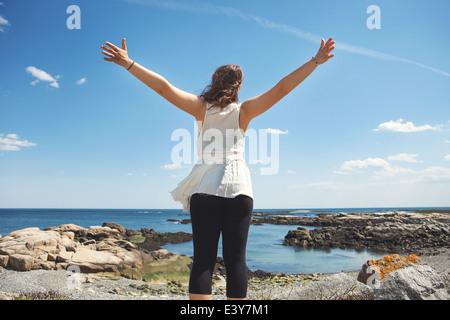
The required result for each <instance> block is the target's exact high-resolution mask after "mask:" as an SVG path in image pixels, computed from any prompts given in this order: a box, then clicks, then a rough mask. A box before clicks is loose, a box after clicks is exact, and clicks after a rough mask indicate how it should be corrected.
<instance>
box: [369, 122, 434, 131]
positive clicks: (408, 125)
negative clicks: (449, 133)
mask: <svg viewBox="0 0 450 320" xmlns="http://www.w3.org/2000/svg"><path fill="white" fill-rule="evenodd" d="M440 128H441V126H440V125H436V126H431V125H429V124H425V125H422V126H416V125H414V123H412V122H410V121H408V122H404V120H403V119H399V120H396V121H394V120H390V121H388V122H383V123H381V124H380V125H379V126H378V128H376V129H373V131H393V132H406V133H410V132H420V131H426V130H439V129H440Z"/></svg>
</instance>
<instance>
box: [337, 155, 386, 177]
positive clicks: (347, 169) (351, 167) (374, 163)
mask: <svg viewBox="0 0 450 320" xmlns="http://www.w3.org/2000/svg"><path fill="white" fill-rule="evenodd" d="M389 166H390V163H389V162H387V161H386V160H384V159H381V158H367V159H365V160H349V161H345V162H344V163H343V164H341V168H340V169H339V170H337V171H333V172H334V173H336V174H344V175H345V174H350V173H352V172H357V173H360V172H361V171H360V170H358V169H365V168H368V167H376V168H383V167H389Z"/></svg>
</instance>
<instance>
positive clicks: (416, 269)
mask: <svg viewBox="0 0 450 320" xmlns="http://www.w3.org/2000/svg"><path fill="white" fill-rule="evenodd" d="M449 217H450V215H449V214H448V213H447V212H385V213H340V214H333V215H332V214H327V213H321V214H318V215H317V216H305V217H298V216H293V215H291V214H289V212H278V213H276V214H265V213H255V214H254V217H253V220H252V223H253V224H255V225H259V224H265V223H271V224H285V225H293V226H298V228H297V229H295V230H290V231H289V232H288V234H287V235H286V237H285V241H284V245H290V246H303V247H309V248H320V249H327V248H335V247H340V248H354V249H369V250H371V251H377V250H380V251H383V252H386V251H389V252H392V253H400V254H407V253H414V254H416V255H418V256H420V264H417V265H416V264H411V265H409V264H408V265H407V266H406V267H405V268H403V267H402V268H401V270H396V269H397V267H395V266H394V267H393V268H392V270H391V269H389V272H390V271H393V272H392V273H391V274H390V275H388V277H386V279H387V280H383V281H382V285H383V286H385V287H386V288H389V289H385V290H384V292H385V293H384V294H383V293H380V292H383V290H378V291H374V290H373V288H371V287H370V286H369V285H370V284H369V283H361V281H358V279H360V278H361V277H360V274H361V272H362V271H359V272H358V271H356V272H341V273H338V274H331V275H330V274H328V275H327V274H291V275H286V274H274V273H268V272H264V271H262V270H257V271H254V272H253V271H250V270H248V277H249V292H248V299H253V300H266V299H282V300H291V299H345V300H348V299H379V300H380V299H384V298H387V299H391V296H389V295H386V294H392V292H394V291H395V290H393V289H392V288H391V287H389V286H392V285H391V284H390V283H397V284H395V288H397V286H398V283H399V279H398V277H400V279H410V280H408V281H411V282H414V283H416V284H417V283H419V284H420V285H418V288H416V289H415V291H414V293H413V294H412V293H408V294H407V295H405V294H404V292H399V293H398V294H397V296H396V297H397V298H398V297H400V298H399V299H404V298H411V297H412V298H414V299H448V298H449V297H450V295H449V286H448V282H449V279H450V276H449V274H450V249H449V243H448V235H449V225H450V224H449V222H450V220H449ZM185 223H189V221H185ZM305 226H306V227H309V228H306V227H305ZM311 227H315V229H311ZM191 240H192V235H191V234H190V233H185V232H175V233H159V232H157V231H155V230H153V229H150V230H149V229H146V228H142V229H140V230H129V229H125V228H123V227H122V226H121V225H118V224H115V223H110V222H107V223H104V224H103V225H102V226H92V227H90V228H82V227H80V226H77V225H73V224H66V225H61V226H57V227H51V228H46V229H44V230H39V229H38V228H27V229H22V230H17V231H14V232H11V233H10V234H9V235H7V236H4V237H0V299H18V298H19V299H22V298H29V297H30V296H31V298H32V299H33V297H34V298H35V299H39V298H42V295H44V296H46V297H53V298H62V299H76V300H79V299H81V300H84V299H88V300H90V299H147V300H161V299H167V300H170V299H177V300H184V299H188V292H187V283H188V277H189V273H190V266H191V265H192V257H187V256H184V255H176V254H173V253H171V252H168V251H167V250H164V249H161V246H163V245H164V244H166V243H181V242H186V241H191ZM389 259H391V258H389ZM389 259H388V260H389ZM395 259H397V258H392V259H391V260H395ZM399 259H403V258H401V257H399ZM365 268H366V269H367V266H366V267H365ZM365 268H364V266H363V269H362V270H365ZM405 270H406V271H405ZM24 271H25V272H24ZM402 272H403V273H404V274H402ZM397 273H398V275H397ZM389 277H392V279H391V280H390V278H389ZM395 277H397V278H395ZM367 278H370V277H365V279H367ZM213 280H214V299H225V298H226V297H225V284H226V270H225V266H224V263H223V261H222V259H220V258H218V261H217V263H216V268H215V272H214V276H213ZM390 281H391V282H390ZM423 283H426V284H423ZM408 286H409V283H407V284H406V285H405V287H404V289H402V290H403V291H406V292H409V291H411V290H410V289H409V287H408ZM421 286H422V287H423V288H422V287H421ZM344 287H345V288H344ZM347 287H348V288H347ZM416 287H417V286H416ZM324 288H327V289H326V290H325V289H324ZM341 289H342V290H341ZM337 291H339V292H344V293H345V294H340V295H338V296H337V295H336V292H337ZM43 292H46V293H43ZM375 292H378V293H377V294H375ZM430 292H431V293H430Z"/></svg>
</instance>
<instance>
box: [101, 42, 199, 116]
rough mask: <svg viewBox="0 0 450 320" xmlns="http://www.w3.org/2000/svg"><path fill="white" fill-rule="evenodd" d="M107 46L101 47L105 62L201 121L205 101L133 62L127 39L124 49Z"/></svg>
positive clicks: (123, 45)
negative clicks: (112, 63)
mask: <svg viewBox="0 0 450 320" xmlns="http://www.w3.org/2000/svg"><path fill="white" fill-rule="evenodd" d="M105 44H106V45H107V46H108V47H107V46H104V45H102V46H101V48H102V49H103V50H104V51H102V53H103V54H104V55H105V56H107V57H104V60H106V61H111V62H114V63H116V64H118V65H120V66H122V67H124V68H126V69H128V71H129V72H130V73H131V74H132V75H133V76H135V77H136V78H138V79H139V80H140V81H142V82H143V83H144V84H145V85H147V86H148V87H149V88H151V89H153V90H154V91H155V92H156V93H158V94H159V95H160V96H161V97H163V98H164V99H166V100H167V101H169V102H170V103H172V104H173V105H175V106H176V107H178V108H180V109H181V110H183V111H185V112H187V113H189V114H190V115H193V116H194V117H195V118H196V119H197V120H200V119H201V117H202V114H204V111H203V109H204V108H206V105H205V102H204V101H203V99H201V98H200V97H199V96H196V95H194V94H192V93H189V92H186V91H183V90H180V89H178V88H176V87H175V86H173V85H172V84H171V83H169V81H167V80H166V79H165V78H164V77H163V76H161V75H159V74H157V73H155V72H153V71H151V70H149V69H147V68H145V67H143V66H141V65H140V64H138V63H137V62H133V60H131V59H130V58H129V57H128V51H127V47H126V43H125V39H122V49H121V48H119V47H117V46H115V45H114V44H112V43H110V42H106V43H105ZM130 66H131V68H130Z"/></svg>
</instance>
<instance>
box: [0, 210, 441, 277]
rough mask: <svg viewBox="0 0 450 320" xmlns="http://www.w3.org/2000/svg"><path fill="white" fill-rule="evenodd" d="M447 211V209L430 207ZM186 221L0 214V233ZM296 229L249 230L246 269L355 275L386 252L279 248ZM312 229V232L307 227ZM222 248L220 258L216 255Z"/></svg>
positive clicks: (165, 215)
mask: <svg viewBox="0 0 450 320" xmlns="http://www.w3.org/2000/svg"><path fill="white" fill-rule="evenodd" d="M418 209H429V208H335V209H263V210H254V211H255V212H266V213H274V214H275V213H277V212H279V211H282V212H283V213H286V211H288V212H290V213H289V214H290V215H297V216H314V215H316V214H318V213H323V212H326V213H331V214H336V213H339V212H386V211H394V210H397V211H415V210H418ZM434 209H449V208H434ZM171 218H175V219H178V220H182V219H189V218H190V217H189V215H183V212H182V210H178V209H0V234H1V235H3V236H5V235H7V234H9V233H10V232H12V231H15V230H19V229H23V228H28V227H38V228H40V229H41V230H43V229H44V228H47V227H52V226H59V225H62V224H68V223H73V224H76V225H79V226H81V227H84V228H89V227H90V226H101V225H102V224H103V223H104V222H114V223H117V224H120V225H122V226H123V227H124V228H126V229H135V230H139V229H141V228H147V229H155V230H156V231H158V232H177V231H184V232H192V229H191V225H190V224H181V223H179V222H173V221H167V220H168V219H171ZM296 228H297V226H284V225H269V224H265V225H251V226H250V232H249V238H248V244H247V265H248V267H249V269H251V270H252V271H255V270H258V269H260V270H264V271H266V272H282V273H287V274H290V273H302V272H304V273H333V272H340V271H342V270H346V271H354V270H359V269H360V268H361V266H362V265H363V264H364V263H365V262H366V261H367V260H368V259H378V258H380V257H383V256H384V255H385V254H387V253H388V252H386V253H373V252H369V251H367V250H363V251H356V250H353V249H339V248H336V249H330V250H316V249H303V248H294V247H290V246H283V245H282V242H283V240H284V236H285V235H286V234H287V232H288V231H289V230H293V229H296ZM307 228H310V229H314V227H307ZM163 248H165V249H167V250H169V251H171V252H173V253H177V254H185V255H188V256H192V255H193V248H192V242H185V243H181V244H176V245H174V244H168V245H166V246H164V247H163ZM221 254H222V251H221V244H220V243H219V253H218V255H219V256H221Z"/></svg>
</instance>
